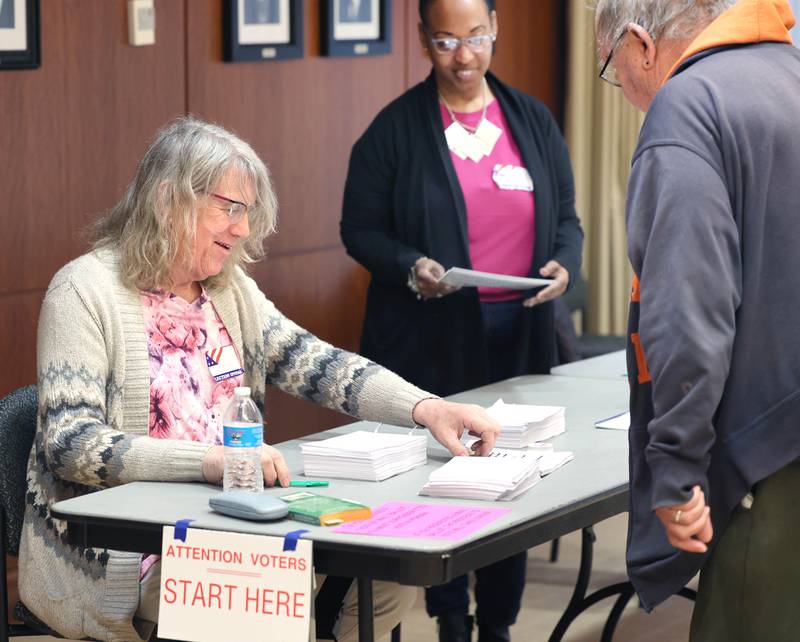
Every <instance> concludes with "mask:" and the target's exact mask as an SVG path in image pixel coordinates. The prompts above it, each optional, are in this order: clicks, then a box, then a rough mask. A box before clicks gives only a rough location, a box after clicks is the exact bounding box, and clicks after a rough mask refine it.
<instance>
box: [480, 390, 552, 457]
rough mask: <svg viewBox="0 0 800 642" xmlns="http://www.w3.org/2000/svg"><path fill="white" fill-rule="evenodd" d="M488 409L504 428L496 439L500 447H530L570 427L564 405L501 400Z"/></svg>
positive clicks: (496, 443)
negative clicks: (529, 403)
mask: <svg viewBox="0 0 800 642" xmlns="http://www.w3.org/2000/svg"><path fill="white" fill-rule="evenodd" d="M487 412H488V413H489V414H490V415H491V416H492V418H493V419H494V420H495V421H497V423H499V424H500V426H501V428H502V429H503V430H502V432H501V433H500V436H499V437H498V438H497V440H496V442H495V445H496V446H497V447H498V448H526V447H527V446H530V445H531V444H533V443H534V442H537V441H542V440H543V439H550V438H551V437H555V436H556V435H560V434H561V433H562V432H564V430H565V428H566V419H565V414H564V407H563V406H532V405H527V404H510V403H509V404H507V403H503V400H502V399H498V400H497V401H496V402H495V403H494V404H492V406H491V407H490V408H489V409H488V410H487Z"/></svg>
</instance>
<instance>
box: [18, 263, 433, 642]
mask: <svg viewBox="0 0 800 642" xmlns="http://www.w3.org/2000/svg"><path fill="white" fill-rule="evenodd" d="M208 293H209V296H210V298H211V300H212V301H213V303H214V306H215V308H216V310H217V312H218V313H219V316H220V318H221V319H222V322H223V323H224V324H225V327H226V328H227V330H228V332H229V333H230V336H231V338H232V340H233V342H234V344H235V345H236V348H237V349H238V351H239V354H240V355H242V360H243V362H244V363H243V368H244V385H248V386H250V387H251V389H252V394H253V397H254V399H255V400H256V402H257V403H259V404H261V403H263V400H264V388H265V385H266V384H272V385H275V386H277V387H278V388H280V389H281V390H284V391H286V392H289V393H291V394H293V395H296V396H298V397H302V398H305V399H310V400H312V401H315V402H317V403H319V404H322V405H324V406H326V407H328V408H334V409H336V410H339V411H342V412H345V413H347V414H349V415H352V416H354V417H359V418H362V419H370V420H378V421H382V422H385V423H390V424H395V425H402V426H410V425H412V422H411V411H412V409H413V407H414V404H415V403H417V402H418V401H419V400H421V399H423V398H425V397H427V396H429V395H427V394H426V393H425V392H423V391H422V390H420V389H419V388H416V387H414V386H412V385H411V384H409V383H408V382H406V381H404V380H403V379H401V378H400V377H398V376H396V375H394V374H393V373H391V372H389V371H388V370H386V369H384V368H382V367H380V366H378V365H376V364H374V363H372V362H371V361H368V360H366V359H364V358H362V357H359V356H358V355H355V354H352V353H349V352H345V351H343V350H339V349H336V348H334V347H332V346H330V345H329V344H327V343H325V342H323V341H321V340H319V339H317V338H316V337H314V336H313V335H311V334H310V333H308V332H306V331H305V330H303V329H302V328H300V327H298V326H297V325H295V324H294V323H292V322H291V321H289V320H288V319H287V318H286V317H284V316H283V315H282V314H281V313H280V312H279V311H278V310H277V309H276V308H275V306H274V305H273V304H272V303H271V302H270V301H268V300H267V299H266V297H265V296H264V294H263V293H262V292H261V291H260V290H259V289H258V286H257V285H256V284H255V282H254V281H253V280H252V279H250V278H249V277H247V276H246V275H245V274H244V273H243V272H241V271H237V272H236V274H235V275H234V278H233V280H232V283H231V284H230V285H228V286H226V287H224V288H219V287H217V288H214V287H209V288H208ZM37 352H38V379H39V381H38V384H39V416H38V427H37V431H36V438H35V440H34V445H33V448H32V450H31V455H30V460H29V462H28V493H27V506H26V512H25V522H24V526H23V532H22V541H21V545H20V556H19V563H20V592H21V595H22V599H23V601H24V602H25V604H26V605H27V606H28V608H30V609H31V610H32V611H33V612H34V613H35V614H36V615H37V616H38V617H39V618H41V619H42V620H43V621H44V622H46V623H47V624H48V625H49V626H51V627H52V628H53V629H55V630H56V631H58V632H59V633H60V634H62V635H64V636H66V637H69V638H81V637H85V636H90V637H93V638H96V639H99V640H115V641H130V640H133V641H139V640H142V639H146V636H147V635H148V631H147V630H146V629H145V628H142V627H141V626H140V627H139V630H138V631H137V628H136V626H135V623H134V614H135V612H136V609H137V607H138V602H139V563H140V560H141V556H140V555H138V554H136V553H123V552H119V551H108V550H99V549H92V548H83V547H75V546H71V545H70V544H69V543H68V542H67V539H66V524H65V523H63V522H61V521H59V520H56V519H53V518H52V517H51V516H50V506H51V505H52V504H53V503H54V502H56V501H59V500H62V499H66V498H69V497H74V496H77V495H82V494H85V493H89V492H93V491H95V490H98V489H100V488H107V487H110V486H116V485H118V484H124V483H127V482H132V481H184V482H194V481H196V482H201V481H203V475H202V464H201V462H202V458H203V455H204V454H205V452H206V451H207V450H208V448H209V445H208V444H203V443H196V442H188V441H176V440H168V439H151V438H150V437H149V436H148V417H149V408H150V377H149V368H148V366H149V363H148V353H147V338H146V336H145V330H144V322H143V316H142V308H141V304H140V302H139V293H138V292H137V291H135V290H132V289H130V288H127V287H125V286H124V285H123V284H122V281H121V280H120V276H119V269H118V260H117V255H116V253H114V252H113V251H110V250H97V251H94V252H91V253H89V254H86V255H84V256H82V257H80V258H78V259H76V260H75V261H73V262H71V263H69V264H68V265H66V266H65V267H64V268H62V269H61V270H60V271H59V272H58V273H57V274H56V276H55V277H54V278H53V280H52V282H51V283H50V287H49V288H48V290H47V294H46V295H45V299H44V303H43V305H42V311H41V316H40V319H39V336H38V351H37ZM143 635H144V636H145V638H143V637H142V636H143Z"/></svg>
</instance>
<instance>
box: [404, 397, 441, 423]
mask: <svg viewBox="0 0 800 642" xmlns="http://www.w3.org/2000/svg"><path fill="white" fill-rule="evenodd" d="M428 399H441V397H437V396H436V395H430V396H428V397H423V398H422V399H420V400H419V401H418V402H417V403H415V404H414V407H413V408H412V409H411V423H412V424H414V425H415V426H420V427H421V428H426V427H427V426H425V424H421V423H419V422H418V421H416V420H415V419H414V411H415V410H416V409H417V406H418V405H420V404H421V403H422V402H423V401H428Z"/></svg>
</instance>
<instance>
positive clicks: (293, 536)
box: [283, 528, 308, 551]
mask: <svg viewBox="0 0 800 642" xmlns="http://www.w3.org/2000/svg"><path fill="white" fill-rule="evenodd" d="M307 532H308V529H307V528H301V529H300V530H299V531H292V532H291V533H286V535H285V536H284V538H283V550H284V551H293V550H296V549H297V540H298V539H300V536H301V535H302V534H303V533H307Z"/></svg>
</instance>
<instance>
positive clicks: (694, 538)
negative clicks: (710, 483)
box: [656, 486, 714, 553]
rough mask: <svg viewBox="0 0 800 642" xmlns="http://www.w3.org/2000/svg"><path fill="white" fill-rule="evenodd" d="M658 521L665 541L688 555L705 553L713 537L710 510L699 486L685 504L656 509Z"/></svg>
mask: <svg viewBox="0 0 800 642" xmlns="http://www.w3.org/2000/svg"><path fill="white" fill-rule="evenodd" d="M656 515H657V516H658V519H660V520H661V522H662V523H663V524H664V528H666V530H667V539H668V540H669V543H670V544H672V545H673V546H674V547H675V548H679V549H680V550H682V551H688V552H689V553H705V552H706V551H707V550H708V546H706V544H708V543H709V542H710V541H711V538H712V537H713V536H714V531H713V528H712V526H711V508H709V507H708V506H706V496H705V494H704V493H703V491H702V490H700V486H695V487H694V488H693V489H692V498H691V499H690V500H689V501H688V502H686V503H685V504H679V505H677V506H665V507H663V508H656Z"/></svg>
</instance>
